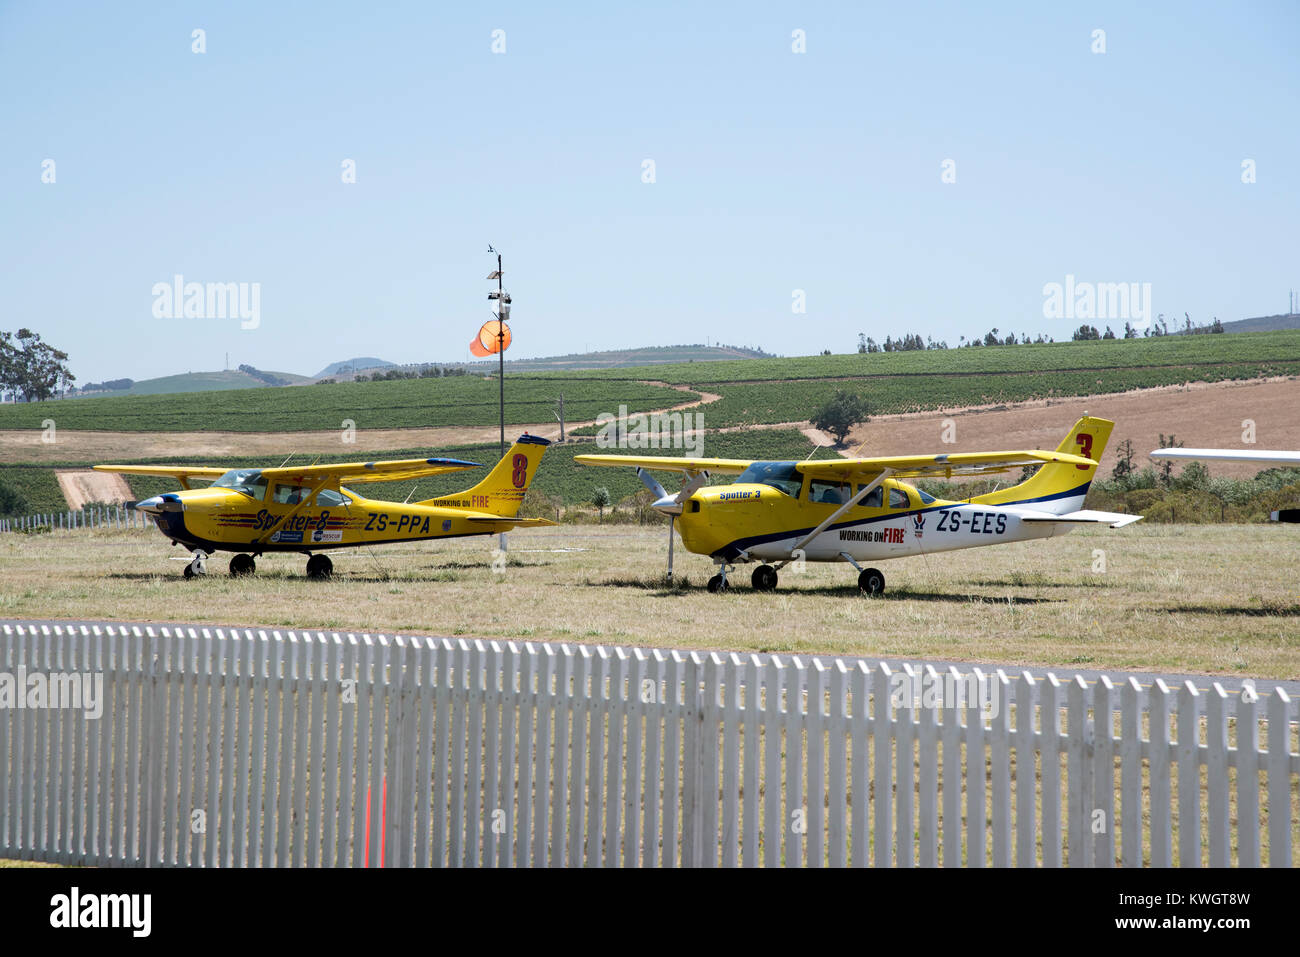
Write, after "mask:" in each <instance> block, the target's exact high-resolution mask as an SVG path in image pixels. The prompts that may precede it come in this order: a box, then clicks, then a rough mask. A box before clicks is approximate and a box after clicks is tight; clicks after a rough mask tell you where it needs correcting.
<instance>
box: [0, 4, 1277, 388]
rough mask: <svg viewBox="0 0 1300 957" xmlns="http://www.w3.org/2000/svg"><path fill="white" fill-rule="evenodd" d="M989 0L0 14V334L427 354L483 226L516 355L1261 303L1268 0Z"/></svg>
mask: <svg viewBox="0 0 1300 957" xmlns="http://www.w3.org/2000/svg"><path fill="white" fill-rule="evenodd" d="M992 6H993V7H995V9H993V10H988V9H985V8H984V7H985V5H978V4H957V3H951V4H935V5H923V4H913V3H893V4H871V5H867V4H860V3H815V4H807V3H793V2H792V3H785V4H771V3H758V2H744V3H714V4H686V3H683V4H672V3H655V4H628V5H622V4H618V5H616V4H609V3H581V4H579V3H567V4H557V5H545V6H544V5H542V4H534V3H502V4H494V5H485V4H474V5H469V4H442V3H440V4H434V3H427V2H426V3H403V4H374V5H371V4H364V3H345V4H331V3H317V2H312V3H294V4H287V3H274V4H263V3H239V2H221V3H215V2H213V3H187V4H176V3H168V4H156V5H154V4H140V3H110V4H99V3H94V4H92V3H86V4H73V3H58V4H39V3H18V4H6V5H3V6H0V89H3V90H4V94H3V96H2V97H0V183H2V184H3V187H2V188H0V223H2V224H3V229H0V278H2V281H3V291H4V299H5V303H4V317H3V319H0V329H14V328H17V327H18V326H19V325H29V326H32V327H33V328H35V329H37V330H38V331H40V332H41V333H42V334H44V336H45V338H46V339H47V341H50V342H53V343H54V344H55V345H58V346H61V347H63V348H65V349H67V350H68V352H69V353H70V354H71V358H72V365H73V371H74V372H75V373H76V374H77V376H78V379H79V381H80V382H82V383H84V382H87V381H91V380H99V379H103V378H108V377H118V376H130V377H132V378H136V379H141V378H146V377H150V376H155V375H165V374H170V373H174V372H184V371H188V370H194V371H199V370H205V369H217V368H220V367H221V366H222V363H223V361H224V354H225V353H226V352H227V351H228V352H229V353H230V362H231V365H232V367H233V366H234V365H236V364H238V363H241V362H246V363H251V364H252V365H255V366H258V367H260V368H265V369H279V370H285V371H291V372H301V373H306V374H310V373H314V372H316V371H317V370H318V369H320V368H321V367H322V366H324V365H325V364H326V363H327V362H329V361H332V360H335V359H343V358H348V357H351V356H354V355H378V356H382V357H384V358H387V359H389V360H391V361H395V362H408V361H448V360H460V359H465V358H467V357H468V350H467V348H466V346H467V343H468V341H469V339H470V337H471V335H472V334H473V333H474V331H475V330H476V329H477V327H478V325H479V324H480V323H481V322H482V321H483V320H485V319H487V318H489V314H488V302H487V299H486V293H487V291H488V287H489V284H488V283H487V282H485V281H484V277H485V276H486V275H487V273H488V271H489V270H490V269H491V268H493V266H494V262H493V261H492V260H491V258H490V257H489V256H488V255H487V253H486V250H487V246H488V244H489V243H493V244H495V245H496V246H497V248H499V249H501V250H502V251H503V252H504V254H505V256H506V261H505V265H506V272H507V285H508V288H509V289H510V290H511V292H512V293H513V295H514V297H515V307H514V316H513V321H512V327H513V329H514V333H515V345H514V347H513V348H512V350H511V353H510V355H511V357H517V358H523V357H526V356H538V355H550V354H556V353H563V352H570V351H582V350H584V349H605V348H617V347H625V346H639V345H653V344H670V343H678V342H699V341H703V340H705V339H706V338H707V339H710V340H712V341H722V342H724V343H732V344H738V345H755V346H762V347H763V348H764V349H767V350H768V351H770V352H777V353H782V354H786V355H796V354H807V353H812V352H818V351H820V350H822V349H823V348H829V349H832V350H833V351H835V352H847V351H851V350H852V349H853V348H854V346H855V343H856V336H857V334H858V333H859V332H865V333H866V334H868V335H871V336H873V337H874V338H876V339H884V337H885V336H886V335H891V334H892V335H898V334H901V333H903V332H908V331H916V332H920V333H922V334H929V335H933V336H935V337H936V338H946V339H948V340H949V342H950V343H955V342H956V341H957V338H958V336H960V335H965V336H971V335H974V334H982V333H983V332H984V331H986V330H987V329H988V328H990V327H991V326H996V327H998V328H999V329H1001V330H1002V331H1003V332H1004V333H1005V332H1006V331H1008V330H1017V331H1026V332H1030V333H1035V332H1045V333H1048V334H1052V335H1054V336H1056V338H1058V339H1060V338H1068V336H1069V332H1070V330H1071V329H1072V328H1073V327H1074V326H1076V325H1077V324H1078V323H1077V322H1071V321H1068V320H1065V319H1061V320H1049V319H1045V318H1044V317H1043V292H1042V290H1043V286H1044V284H1045V283H1049V282H1063V281H1064V279H1065V276H1066V275H1067V274H1072V275H1074V276H1075V277H1076V278H1077V279H1079V280H1085V281H1095V282H1120V281H1133V282H1150V283H1151V284H1152V298H1153V302H1154V309H1155V311H1157V312H1163V313H1165V314H1166V315H1167V316H1170V315H1174V316H1178V317H1181V316H1182V314H1183V312H1184V311H1186V312H1189V313H1191V315H1192V318H1193V319H1195V320H1198V321H1203V320H1209V319H1210V317H1211V316H1218V317H1219V318H1220V319H1224V320H1228V319H1239V318H1244V317H1247V316H1254V315H1263V314H1272V313H1278V312H1284V311H1285V310H1286V306H1287V291H1288V289H1289V288H1292V287H1294V288H1297V289H1300V256H1298V255H1297V253H1298V252H1300V239H1298V236H1300V233H1298V232H1297V229H1298V227H1300V185H1298V183H1297V174H1298V169H1297V167H1298V166H1300V110H1298V109H1297V105H1298V104H1300V5H1297V4H1296V3H1294V2H1276V3H1269V2H1260V3H1251V4H1241V5H1238V4H1221V5H1206V4H1198V3H1170V4H1162V5H1159V6H1156V7H1154V8H1151V9H1147V8H1146V5H1143V8H1142V9H1137V8H1136V7H1137V5H1134V4H1131V3H1113V4H1111V3H1108V4H1071V5H1066V4H1056V3H1040V4H1024V5H1021V6H1012V5H1010V4H994V5H992ZM195 28H202V29H204V30H205V31H206V45H207V52H206V53H203V54H195V53H193V52H191V43H192V41H191V31H192V30H193V29H195ZM495 29H501V30H504V31H505V37H506V52H505V53H504V54H494V53H493V52H492V49H491V46H492V31H493V30H495ZM795 29H802V30H804V31H805V32H806V36H807V52H806V53H804V54H795V53H792V52H791V43H792V40H791V33H792V31H793V30H795ZM1095 29H1103V30H1105V34H1106V52H1105V53H1104V54H1095V53H1093V52H1092V51H1091V47H1092V44H1093V40H1092V36H1091V34H1092V31H1093V30H1095ZM46 159H53V160H54V161H55V164H56V166H55V171H56V182H55V183H54V184H52V185H51V184H45V183H42V182H41V174H42V162H43V161H44V160H46ZM345 159H353V160H355V162H356V169H357V182H356V183H355V184H344V183H342V182H341V176H340V173H341V164H342V162H343V161H344V160H345ZM645 159H652V160H654V162H655V164H656V179H657V181H656V182H655V183H654V184H652V185H648V184H645V183H643V182H642V161H643V160H645ZM945 159H952V160H954V161H955V163H956V174H957V181H956V183H953V184H945V183H942V182H941V181H940V173H941V163H942V162H943V161H944V160H945ZM1243 159H1253V160H1254V161H1255V163H1256V169H1257V182H1256V183H1254V184H1250V185H1247V184H1243V183H1242V181H1241V163H1242V160H1243ZM177 273H180V274H182V275H184V277H185V278H186V280H187V281H199V282H249V283H252V282H257V283H260V284H261V323H260V326H259V327H258V328H257V329H252V330H241V329H240V328H239V323H238V322H237V321H236V320H231V319H225V320H219V319H179V318H175V319H159V318H155V316H154V315H153V312H152V305H153V295H152V292H151V290H152V287H153V284H154V283H156V282H159V281H170V280H171V277H172V276H173V275H175V274H177ZM795 289H803V290H805V291H806V295H807V313H806V314H805V315H794V314H792V312H791V295H792V291H793V290H795Z"/></svg>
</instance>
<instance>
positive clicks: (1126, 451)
mask: <svg viewBox="0 0 1300 957" xmlns="http://www.w3.org/2000/svg"><path fill="white" fill-rule="evenodd" d="M1115 451H1116V452H1118V453H1119V458H1118V459H1117V460H1116V462H1115V468H1114V469H1112V470H1111V473H1110V475H1111V478H1113V479H1116V480H1117V481H1120V482H1127V481H1128V480H1129V478H1130V477H1131V476H1132V475H1133V456H1134V454H1135V453H1134V451H1133V440H1132V439H1125V440H1124V441H1123V442H1121V443H1120V444H1119V446H1118V447H1117V448H1116V450H1115Z"/></svg>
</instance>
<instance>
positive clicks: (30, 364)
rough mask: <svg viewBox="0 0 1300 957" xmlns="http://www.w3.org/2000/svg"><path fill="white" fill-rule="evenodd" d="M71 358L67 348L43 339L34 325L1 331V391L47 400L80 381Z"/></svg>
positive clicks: (37, 399) (40, 400)
mask: <svg viewBox="0 0 1300 957" xmlns="http://www.w3.org/2000/svg"><path fill="white" fill-rule="evenodd" d="M67 362H68V354H67V353H66V352H64V351H62V350H61V349H56V348H54V347H53V346H51V345H50V344H49V343H46V342H42V341H41V337H40V335H39V334H38V333H35V332H33V331H32V330H30V329H25V328H24V329H19V330H18V331H17V332H16V333H8V332H0V392H12V393H14V394H15V395H21V396H22V397H23V399H24V400H25V401H27V402H31V401H32V400H36V401H37V402H43V401H45V400H46V399H48V398H50V396H52V395H54V394H55V393H56V392H59V391H62V390H67V389H69V388H71V387H72V385H73V383H74V382H76V381H77V377H76V376H74V375H73V374H72V372H71V371H70V370H69V369H68V365H67Z"/></svg>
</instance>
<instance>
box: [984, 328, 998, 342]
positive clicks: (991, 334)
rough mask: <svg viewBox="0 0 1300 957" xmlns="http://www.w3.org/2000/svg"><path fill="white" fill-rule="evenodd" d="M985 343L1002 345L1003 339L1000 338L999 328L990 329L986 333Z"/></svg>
mask: <svg viewBox="0 0 1300 957" xmlns="http://www.w3.org/2000/svg"><path fill="white" fill-rule="evenodd" d="M984 344H985V345H986V346H1000V345H1002V341H1001V340H1000V339H999V338H998V330H997V329H996V328H994V329H990V330H989V331H988V332H986V333H984Z"/></svg>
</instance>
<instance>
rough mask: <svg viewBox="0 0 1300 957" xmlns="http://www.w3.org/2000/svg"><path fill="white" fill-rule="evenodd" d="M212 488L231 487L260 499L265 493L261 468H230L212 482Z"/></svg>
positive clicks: (264, 482)
mask: <svg viewBox="0 0 1300 957" xmlns="http://www.w3.org/2000/svg"><path fill="white" fill-rule="evenodd" d="M212 488H233V489H234V490H235V491H236V492H243V493H244V494H245V495H247V496H248V497H249V498H255V499H261V498H263V497H265V495H266V479H264V478H262V470H261V469H231V470H230V471H229V472H227V473H226V474H225V475H223V476H221V478H219V479H217V480H216V481H215V482H213V483H212Z"/></svg>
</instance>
